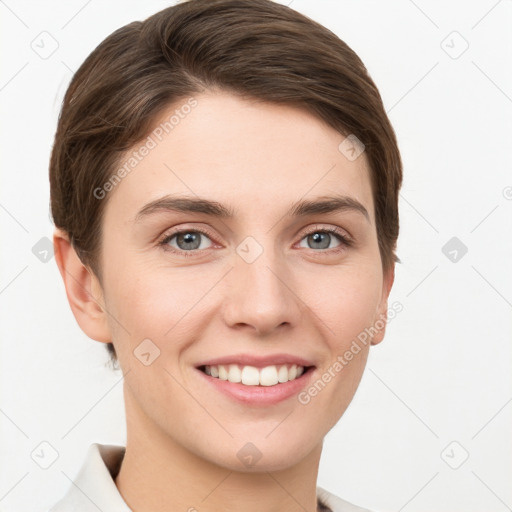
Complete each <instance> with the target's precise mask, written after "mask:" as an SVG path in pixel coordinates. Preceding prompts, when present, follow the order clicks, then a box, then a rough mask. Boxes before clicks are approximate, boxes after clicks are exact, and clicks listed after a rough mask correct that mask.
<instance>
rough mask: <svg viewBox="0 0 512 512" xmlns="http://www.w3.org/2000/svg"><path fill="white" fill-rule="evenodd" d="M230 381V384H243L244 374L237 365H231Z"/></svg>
mask: <svg viewBox="0 0 512 512" xmlns="http://www.w3.org/2000/svg"><path fill="white" fill-rule="evenodd" d="M228 380H229V382H241V381H242V372H241V371H240V368H238V365H237V364H230V365H229V371H228Z"/></svg>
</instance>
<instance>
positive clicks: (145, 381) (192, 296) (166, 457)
mask: <svg viewBox="0 0 512 512" xmlns="http://www.w3.org/2000/svg"><path fill="white" fill-rule="evenodd" d="M195 98H196V99H197V101H198V105H197V107H195V108H194V109H193V110H192V111H191V112H190V114H188V115H187V116H185V117H184V118H183V119H182V120H180V123H179V124H178V125H177V126H175V128H174V130H173V131H172V132H171V133H170V134H169V135H168V136H167V137H165V138H164V139H163V140H162V141H161V142H160V143H159V144H158V145H157V147H155V148H154V149H152V150H151V151H150V152H149V154H148V155H147V156H146V157H145V158H144V159H143V160H142V161H141V162H140V163H139V164H138V165H137V167H136V169H134V170H133V171H132V172H131V173H130V174H128V175H127V176H126V177H125V178H124V179H123V180H122V181H121V183H119V184H118V185H117V186H116V187H115V189H114V190H113V191H112V192H110V196H109V199H108V204H107V207H106V210H105V215H104V218H103V247H102V253H101V266H102V269H103V275H104V282H103V283H102V284H103V286H101V285H100V283H99V281H98V280H97V278H96V276H94V275H93V274H92V272H90V271H89V269H88V268H86V267H85V266H84V265H83V264H82V263H81V261H80V260H79V259H78V257H77V255H76V253H75V251H74V249H73V248H72V247H71V246H70V244H69V241H68V239H67V236H66V234H65V233H63V232H62V231H61V230H59V229H56V230H55V235H54V244H55V252H56V261H57V263H58V266H59V269H60V272H61V274H62V277H63V279H64V283H65V286H66V293H67V296H68V300H69V303H70V305H71V308H72V310H73V314H74V315H75V318H76V320H77V322H78V323H79V325H80V327H81V328H82V330H83V331H84V332H85V333H86V334H87V335H88V336H89V337H90V338H92V339H94V340H97V341H100V342H104V343H106V342H110V341H112V342H113V343H114V346H115V348H116V351H117V354H118V359H119V363H120V366H121V369H122V371H123V374H124V375H125V379H124V382H123V385H124V397H125V408H126V416H127V444H126V454H125V458H124V460H123V463H122V466H121V470H120V473H119V475H118V476H117V478H116V479H115V483H116V485H117V487H118V489H119V491H120V493H121V495H122V496H123V498H124V499H125V501H126V502H127V504H128V505H129V506H130V507H131V508H132V509H133V510H137V512H145V511H148V512H149V511H152V512H155V511H156V512H158V511H164V510H165V511H168V510H183V511H186V510H190V511H192V510H194V508H192V507H195V509H197V510H200V511H201V512H205V511H221V510H222V511H235V510H236V511H239V510H244V511H246V512H252V511H261V510H265V511H269V512H273V511H275V512H277V511H280V512H281V511H283V510H287V511H299V510H300V511H304V510H307V511H311V512H313V511H315V510H316V480H317V474H318V466H319V462H320V455H321V451H322V443H323V439H324V437H325V435H326V434H327V432H328V431H329V430H330V429H331V428H332V427H333V426H334V425H335V424H336V422H337V421H338V420H339V419H340V417H341V416H342V414H343V413H344V412H345V410H346V408H347V407H348V405H349V403H350V401H351V400H352V398H353V396H354V393H355V391H356V389H357V386H358V385H359V382H360V379H361V376H362V373H363V370H364V367H365V364H366V360H367V356H368V350H369V345H370V344H366V345H362V346H361V348H362V349H361V351H360V352H359V353H358V354H357V355H355V356H354V358H353V359H352V361H350V363H349V364H347V365H346V366H344V368H343V370H342V371H339V372H337V373H336V376H335V377H334V378H333V379H332V380H331V381H330V382H329V383H328V384H327V385H326V386H325V387H324V389H322V391H321V392H319V393H318V394H317V395H316V396H315V397H313V398H311V401H310V402H309V403H308V404H307V405H303V404H301V403H299V401H298V400H297V396H294V397H291V398H289V399H286V400H284V401H282V402H280V403H278V404H274V405H272V406H266V407H258V406H249V405H244V404H241V403H239V402H235V401H234V400H233V399H231V398H229V397H227V396H225V395H223V394H221V393H220V392H218V391H217V390H216V389H214V387H213V386H210V385H207V384H206V383H205V382H204V379H203V378H201V377H202V376H201V375H198V373H197V370H196V369H195V366H196V365H198V364H200V363H201V361H205V360H207V359H211V358H214V357H219V356H225V355H229V354H234V353H241V352H246V353H251V354H269V353H270V354H275V353H278V352H284V353H290V354H294V355H298V356H302V357H305V358H307V359H309V360H311V361H313V362H314V365H315V366H316V369H315V370H314V376H313V377H312V378H311V381H310V382H314V381H316V380H317V379H318V378H319V377H320V376H321V374H322V373H323V372H325V371H326V370H327V368H329V367H332V365H333V363H334V362H335V361H336V358H337V357H338V356H339V355H341V354H344V353H345V352H346V350H347V349H348V348H349V347H350V345H351V343H352V342H353V340H354V339H356V338H357V335H358V334H359V333H361V332H362V331H363V330H364V329H365V328H366V327H369V326H372V325H374V324H375V322H376V321H377V320H378V319H381V318H383V317H384V318H386V311H387V307H388V304H387V301H388V296H389V292H390V289H391V286H392V284H393V279H394V270H393V269H392V270H390V271H389V272H388V273H387V274H386V275H384V273H383V271H382V266H381V257H380V254H379V248H378V244H377V232H376V227H375V217H374V203H373V198H372V193H371V185H370V174H369V169H368V163H367V160H366V156H365V154H364V153H363V154H362V155H361V156H360V157H359V158H357V159H356V160H354V161H350V160H349V159H347V158H346V157H345V156H344V155H343V154H342V153H341V152H340V151H339V150H338V146H339V144H340V143H341V142H342V141H343V139H344V138H345V137H344V136H343V135H341V134H340V133H338V132H337V131H335V130H333V129H332V128H330V127H328V126H327V125H326V124H324V123H323V122H322V121H321V120H319V119H318V118H316V117H314V116H312V115H311V114H309V113H306V112H304V111H302V110H299V109H296V108H293V107H288V106H281V105H275V104H266V103H261V102H256V101H249V100H247V99H241V98H239V97H236V96H234V95H231V94H228V93H225V92H220V91H216V92H208V93H205V94H201V95H197V96H195ZM175 109H176V105H173V106H172V107H170V108H169V111H168V112H166V113H165V114H164V115H162V118H161V119H159V120H158V121H157V123H156V124H155V125H157V124H158V123H159V122H160V121H161V120H163V119H168V118H169V115H170V113H172V112H173V111H174V110H175ZM139 147H140V144H139V145H137V146H135V147H134V149H137V148H139ZM169 193H173V194H180V195H187V196H189V197H196V196H200V197H205V198H208V199H212V200H216V201H218V202H220V203H222V204H224V205H226V206H228V207H232V208H234V209H235V211H236V215H235V217H234V218H233V219H222V220H221V219H218V218H213V217H209V216H208V215H206V214H204V213H177V212H173V211H160V212H158V213H157V214H154V215H151V216H148V217H147V218H144V219H143V220H142V221H140V222H138V223H136V222H134V219H135V216H136V214H137V212H138V211H139V210H140V209H141V208H142V207H143V206H144V205H145V204H147V203H149V202H150V201H152V200H155V199H157V198H159V197H161V196H163V195H166V194H169ZM334 193H338V194H343V195H347V196H350V197H352V198H354V199H356V200H357V201H359V202H360V203H361V204H362V205H364V207H365V208H366V209H367V211H368V213H369V220H367V219H366V218H365V217H364V216H363V215H362V214H361V213H359V212H357V211H353V210H346V211H340V212H336V213H329V214H325V213H320V214H315V215H311V216H309V217H305V218H292V217H288V216H286V215H285V214H286V212H287V211H288V209H289V208H290V207H291V206H292V204H293V203H295V202H297V201H299V200H302V199H316V198H318V197H321V196H325V195H332V194H334ZM330 227H338V228H339V229H340V230H341V232H342V233H344V234H348V235H350V236H351V237H352V238H353V240H354V243H353V245H352V246H346V247H343V245H342V246H341V250H340V251H337V250H338V249H340V244H341V243H342V242H340V240H339V239H337V238H336V236H335V235H331V238H330V242H329V240H327V241H326V244H329V245H327V249H323V248H319V247H324V246H322V245H320V246H319V245H318V244H319V243H318V242H316V245H315V242H314V241H311V240H310V239H311V237H308V236H307V234H308V233H307V232H308V230H309V229H311V230H312V232H315V228H318V229H317V231H321V230H322V229H325V228H330ZM171 228H173V229H175V228H179V229H182V228H183V229H189V230H193V229H202V228H206V229H208V230H209V231H210V232H211V233H212V235H213V237H211V238H209V237H208V236H201V240H202V242H201V246H200V248H199V249H194V250H195V255H192V256H191V257H185V256H184V255H181V254H175V253H172V252H170V251H166V250H165V249H164V246H159V245H158V242H159V241H160V240H162V239H163V238H164V236H165V235H168V234H171ZM248 236H251V237H253V238H254V239H255V240H256V241H257V242H258V243H259V244H260V246H261V247H262V248H263V252H262V254H261V255H260V256H259V257H258V258H257V259H256V260H255V261H254V262H252V263H247V262H246V261H245V260H244V259H243V258H241V257H240V256H239V255H238V254H237V252H236V248H237V246H238V245H239V244H240V243H241V242H242V241H243V240H244V239H245V238H246V237H248ZM327 237H328V238H329V235H327ZM308 239H309V242H308ZM167 245H168V246H171V247H173V248H174V249H175V250H177V251H179V249H180V248H181V249H182V253H184V252H185V251H186V250H187V246H186V245H184V244H183V243H181V244H179V245H178V241H177V237H174V239H173V241H169V242H168V244H167ZM188 251H189V252H188V253H189V254H190V252H191V251H190V249H188ZM384 331H385V325H384V327H383V328H382V329H380V330H379V331H378V332H377V333H376V334H375V335H374V337H373V339H372V340H371V344H373V345H375V344H377V343H379V342H380V341H382V339H383V337H384ZM146 338H149V339H150V340H151V341H152V343H154V344H155V345H156V346H157V347H158V348H159V350H160V356H159V357H157V358H156V359H155V360H154V361H153V362H152V364H150V365H148V366H146V365H144V364H142V363H141V361H140V360H139V359H138V358H137V357H135V355H134V353H133V351H134V350H135V349H136V348H137V346H138V345H139V344H140V343H141V341H142V340H144V339H146ZM247 442H251V443H253V444H254V445H255V446H256V447H257V448H258V450H259V451H260V452H261V454H262V457H261V459H260V460H259V461H258V462H257V464H256V465H254V466H252V467H247V466H244V464H242V463H241V461H240V460H239V458H238V457H237V452H238V451H239V450H240V449H241V448H242V447H243V446H244V445H245V444H246V443H247Z"/></svg>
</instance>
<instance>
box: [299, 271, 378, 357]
mask: <svg viewBox="0 0 512 512" xmlns="http://www.w3.org/2000/svg"><path fill="white" fill-rule="evenodd" d="M319 277H320V276H319ZM309 282H310V283H311V281H309ZM314 282H315V283H316V286H315V287H314V288H311V287H310V290H311V293H310V295H309V299H308V300H307V301H306V302H307V303H308V305H312V308H314V311H315V313H316V314H317V315H318V317H319V318H320V319H321V320H322V322H323V323H324V325H325V326H327V327H328V328H329V329H328V330H327V331H326V332H327V333H328V338H329V340H331V344H332V348H333V349H336V350H341V349H343V348H344V347H345V346H346V345H347V344H348V345H350V343H351V341H352V340H353V339H354V338H357V336H358V335H359V334H360V333H361V332H362V331H364V329H365V328H367V327H369V326H370V325H371V324H372V322H373V321H374V318H375V313H376V311H377V307H378V304H379V302H380V293H381V289H382V277H381V276H380V274H379V273H378V272H376V271H375V270H373V269H372V268H370V267H367V268H356V267H355V266H351V265H348V266H346V267H339V268H338V269H337V270H336V271H333V272H330V273H328V274H325V276H324V277H322V278H321V279H314Z"/></svg>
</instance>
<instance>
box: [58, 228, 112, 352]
mask: <svg viewBox="0 0 512 512" xmlns="http://www.w3.org/2000/svg"><path fill="white" fill-rule="evenodd" d="M53 247H54V253H55V261H56V262H57V266H58V268H59V271H60V275H61V276H62V280H63V281H64V286H65V288H66V295H67V298H68V302H69V305H70V306H71V310H72V312H73V315H74V317H75V319H76V321H77V322H78V325H79V326H80V328H81V329H82V331H84V333H85V334H86V335H87V336H88V337H89V338H92V339H93V340H96V341H101V342H103V343H108V342H111V341H112V340H111V333H110V329H109V326H108V322H107V313H106V312H105V306H104V300H103V294H102V289H101V286H100V284H99V282H98V279H97V277H96V276H95V275H94V274H93V272H92V271H90V270H89V269H88V268H87V267H86V266H85V265H84V264H83V263H82V261H81V260H80V258H79V257H78V255H77V253H76V251H75V249H74V247H73V246H72V245H71V243H70V241H69V236H68V234H67V233H66V232H64V231H62V230H61V229H59V228H56V229H55V232H54V235H53Z"/></svg>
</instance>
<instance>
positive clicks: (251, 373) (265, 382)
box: [204, 364, 304, 386]
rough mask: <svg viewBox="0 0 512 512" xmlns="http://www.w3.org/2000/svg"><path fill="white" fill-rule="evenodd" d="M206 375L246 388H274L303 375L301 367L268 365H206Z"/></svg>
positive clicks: (294, 365)
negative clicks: (240, 384)
mask: <svg viewBox="0 0 512 512" xmlns="http://www.w3.org/2000/svg"><path fill="white" fill-rule="evenodd" d="M204 372H205V373H206V375H211V376H212V377H215V378H218V379H221V380H228V381H229V382H235V383H237V382H241V383H242V384H244V385H246V386H275V385H276V384H278V383H283V382H288V381H289V380H294V379H297V378H298V377H300V376H301V375H302V374H303V373H304V367H303V366H297V365H296V364H292V365H291V366H290V367H288V366H287V365H285V364H283V365H278V366H276V365H270V366H265V367H264V368H261V369H259V368H256V367H255V366H242V367H240V366H238V365H237V364H230V365H228V366H226V365H222V364H219V365H206V366H205V367H204Z"/></svg>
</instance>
